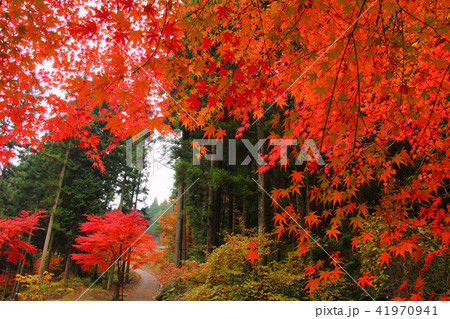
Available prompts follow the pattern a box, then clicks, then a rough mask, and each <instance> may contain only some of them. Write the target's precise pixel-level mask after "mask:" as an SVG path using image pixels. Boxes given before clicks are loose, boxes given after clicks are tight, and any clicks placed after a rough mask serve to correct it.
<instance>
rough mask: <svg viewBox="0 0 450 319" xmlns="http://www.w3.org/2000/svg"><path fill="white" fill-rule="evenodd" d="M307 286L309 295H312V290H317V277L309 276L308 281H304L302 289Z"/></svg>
mask: <svg viewBox="0 0 450 319" xmlns="http://www.w3.org/2000/svg"><path fill="white" fill-rule="evenodd" d="M308 288H309V295H310V296H311V295H312V293H313V292H314V290H317V291H319V279H317V278H309V279H308V281H307V282H306V286H305V289H303V290H306V289H308Z"/></svg>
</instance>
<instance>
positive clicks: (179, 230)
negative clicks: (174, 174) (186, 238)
mask: <svg viewBox="0 0 450 319" xmlns="http://www.w3.org/2000/svg"><path fill="white" fill-rule="evenodd" d="M183 189H184V185H183V182H182V181H181V178H180V181H179V185H178V191H177V193H178V201H177V224H176V230H175V231H176V233H175V265H176V266H177V267H180V266H181V260H182V254H181V250H182V246H183V206H184V194H183Z"/></svg>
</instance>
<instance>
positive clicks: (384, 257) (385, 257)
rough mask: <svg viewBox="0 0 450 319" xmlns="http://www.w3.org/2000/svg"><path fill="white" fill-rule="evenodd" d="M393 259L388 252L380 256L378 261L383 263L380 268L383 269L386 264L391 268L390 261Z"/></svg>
mask: <svg viewBox="0 0 450 319" xmlns="http://www.w3.org/2000/svg"><path fill="white" fill-rule="evenodd" d="M390 258H391V254H390V253H388V252H384V253H382V254H381V255H380V257H379V258H378V260H379V261H380V262H381V264H380V268H381V267H383V264H386V265H387V266H389V259H390Z"/></svg>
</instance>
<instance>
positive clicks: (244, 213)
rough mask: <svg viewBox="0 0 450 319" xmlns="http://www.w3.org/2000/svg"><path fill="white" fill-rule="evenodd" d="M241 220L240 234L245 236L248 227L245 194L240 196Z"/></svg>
mask: <svg viewBox="0 0 450 319" xmlns="http://www.w3.org/2000/svg"><path fill="white" fill-rule="evenodd" d="M242 222H243V224H244V225H243V226H244V227H243V229H242V235H243V236H247V229H248V209H247V198H246V197H245V196H242Z"/></svg>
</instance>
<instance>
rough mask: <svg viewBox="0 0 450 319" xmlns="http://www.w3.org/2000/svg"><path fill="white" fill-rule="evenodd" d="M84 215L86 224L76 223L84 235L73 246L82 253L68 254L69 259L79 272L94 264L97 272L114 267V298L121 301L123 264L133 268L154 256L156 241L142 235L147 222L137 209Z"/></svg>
mask: <svg viewBox="0 0 450 319" xmlns="http://www.w3.org/2000/svg"><path fill="white" fill-rule="evenodd" d="M85 216H86V218H87V221H86V222H84V223H82V224H80V230H81V232H82V233H84V235H82V236H79V237H77V238H76V239H75V242H76V244H75V245H73V246H74V247H75V248H77V249H79V250H81V251H83V253H78V254H72V255H71V257H72V259H73V260H75V261H76V262H77V263H78V264H80V265H81V267H82V268H83V269H89V268H90V267H92V266H94V265H98V266H99V269H100V270H107V269H112V270H114V269H115V268H117V274H118V281H117V285H116V289H115V293H114V299H115V300H119V299H122V298H123V284H124V279H125V270H126V264H127V263H129V264H131V265H132V267H133V268H137V267H139V265H140V264H144V263H147V262H148V261H150V260H152V259H153V258H154V256H155V250H156V242H155V240H154V237H153V236H152V235H150V234H148V233H147V232H146V231H147V227H148V221H147V220H146V219H144V218H143V217H142V216H141V215H140V213H139V212H138V211H137V210H133V211H131V212H130V213H129V214H124V213H122V212H120V211H118V210H113V211H111V212H106V213H105V214H104V215H103V216H95V215H85Z"/></svg>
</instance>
